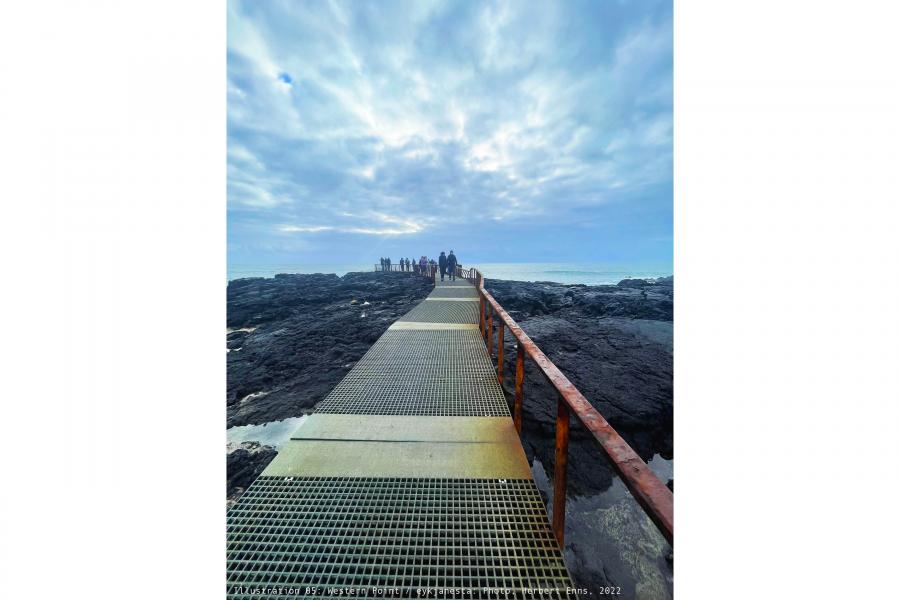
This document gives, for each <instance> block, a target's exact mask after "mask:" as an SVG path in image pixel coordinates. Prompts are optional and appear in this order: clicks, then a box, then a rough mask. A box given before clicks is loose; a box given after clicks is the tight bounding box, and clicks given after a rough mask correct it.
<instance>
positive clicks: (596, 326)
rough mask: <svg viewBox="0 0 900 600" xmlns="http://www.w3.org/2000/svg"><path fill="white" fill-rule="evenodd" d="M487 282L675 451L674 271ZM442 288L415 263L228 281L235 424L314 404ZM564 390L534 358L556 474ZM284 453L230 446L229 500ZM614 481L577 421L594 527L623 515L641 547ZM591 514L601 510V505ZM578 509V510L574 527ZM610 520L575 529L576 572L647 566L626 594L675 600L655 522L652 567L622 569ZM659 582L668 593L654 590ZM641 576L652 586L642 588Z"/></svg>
mask: <svg viewBox="0 0 900 600" xmlns="http://www.w3.org/2000/svg"><path fill="white" fill-rule="evenodd" d="M485 287H486V289H487V290H488V291H490V293H491V294H492V295H493V296H494V297H495V298H496V299H497V300H498V302H500V304H501V305H502V306H503V307H504V308H505V309H506V310H507V312H509V314H510V315H511V316H512V317H513V318H514V319H515V320H516V321H517V322H518V323H519V324H520V325H521V326H522V328H523V329H524V330H525V332H526V333H527V334H528V335H529V336H530V337H531V338H532V340H534V341H535V343H537V344H538V346H540V348H541V349H542V350H543V352H544V353H545V354H546V355H547V356H548V357H549V358H550V359H551V360H552V361H553V362H554V363H555V364H556V365H557V366H558V367H559V369H560V370H561V371H562V372H563V373H565V374H566V376H567V377H568V378H569V379H570V380H571V381H572V383H573V384H574V385H575V386H576V387H577V388H578V389H579V390H580V391H581V392H582V393H583V394H584V396H585V397H586V398H587V399H588V400H589V401H590V402H591V403H592V404H593V405H594V406H595V407H596V408H597V409H598V410H599V411H600V412H601V413H602V414H603V415H604V417H606V419H607V420H608V421H609V422H610V424H612V426H613V427H615V428H616V430H617V431H619V433H620V434H621V435H622V436H623V437H624V438H625V440H626V441H627V442H628V443H629V444H631V446H632V447H633V448H634V449H635V451H636V452H637V453H638V454H639V455H640V456H641V457H642V458H644V459H645V460H647V461H650V460H651V459H653V458H654V457H662V459H664V460H666V461H671V460H672V458H673V443H672V421H673V413H672V393H673V388H672V332H673V327H672V318H673V301H674V289H673V280H672V278H671V277H669V278H663V279H658V280H654V281H644V280H624V281H622V282H620V283H619V284H618V285H599V286H587V285H567V284H558V283H552V282H521V281H506V280H492V279H486V280H485ZM430 290H431V284H430V282H429V281H428V280H426V279H425V278H422V277H420V276H417V275H414V274H410V273H348V274H347V275H345V276H344V277H337V276H336V275H277V276H276V277H274V278H270V279H263V278H253V279H239V280H235V281H231V282H229V285H228V294H227V297H228V322H227V326H228V332H227V346H228V385H227V397H226V406H227V421H228V426H229V427H234V426H239V425H247V424H261V423H266V422H271V421H277V420H282V419H285V418H289V417H297V416H300V415H302V414H304V413H307V412H310V411H311V409H312V408H313V406H314V405H315V404H316V403H317V402H318V401H320V400H322V399H323V398H324V397H325V396H326V395H327V394H328V392H330V391H331V389H332V388H333V387H334V386H335V385H336V384H337V383H338V382H339V381H340V380H341V379H342V378H343V377H344V375H345V374H346V373H347V371H349V370H350V369H351V368H352V367H353V365H354V363H355V362H356V361H357V360H359V359H360V358H361V357H362V355H363V354H365V352H366V350H367V349H368V348H369V346H370V345H371V344H372V343H374V342H375V340H377V339H378V337H379V336H380V335H381V334H382V333H383V332H384V331H385V330H386V329H387V327H388V326H390V324H391V323H393V322H394V321H395V320H396V319H397V318H399V317H400V316H402V315H403V314H404V313H406V312H407V311H409V310H410V309H412V308H413V307H414V306H415V305H416V304H418V303H419V302H420V301H421V300H422V299H423V298H425V297H426V296H427V295H428V293H429V292H430ZM511 338H512V336H509V335H507V336H506V346H505V356H506V357H508V361H509V362H507V363H506V370H505V372H506V374H507V378H506V381H505V387H507V388H508V389H510V390H511V389H512V388H513V387H514V381H513V379H512V377H513V373H514V363H513V360H514V357H515V346H514V340H512V339H511ZM556 399H557V395H556V392H555V390H554V389H553V388H552V387H551V386H550V384H549V383H548V382H547V381H546V380H544V378H543V376H542V375H541V374H539V373H538V372H537V369H536V368H535V367H534V366H533V365H526V381H525V403H524V406H523V417H524V419H523V421H524V427H523V440H522V441H523V446H524V448H525V452H526V455H527V457H528V460H529V462H531V463H532V464H533V465H537V464H538V463H540V465H541V467H540V468H541V469H543V468H544V467H546V471H547V472H548V474H549V478H552V465H553V460H554V458H553V454H554V447H555V446H554V440H555V429H554V428H555V419H556ZM276 453H277V452H276V450H275V449H274V448H272V447H271V446H261V445H259V444H255V445H254V443H253V442H245V443H243V444H232V445H229V450H228V489H227V496H228V499H229V503H231V502H233V501H234V500H236V498H237V497H239V495H240V493H241V492H242V491H243V489H245V488H246V486H247V485H249V482H252V480H253V479H254V478H255V477H256V476H257V475H258V474H259V472H261V471H262V470H263V469H264V468H265V466H266V464H268V462H269V461H270V460H271V459H272V458H274V456H275V455H276ZM664 480H665V479H664ZM667 483H668V484H669V485H670V487H671V486H673V483H674V482H673V481H672V480H671V479H668V481H667ZM614 484H616V485H617V486H618V487H621V482H619V481H618V479H617V478H616V477H615V474H614V472H613V470H612V468H611V466H610V465H609V463H608V462H607V461H606V459H605V458H604V457H603V455H602V450H601V449H600V448H599V447H598V445H597V443H596V442H595V441H594V440H593V439H592V437H591V436H590V435H589V434H588V432H586V431H584V430H583V429H582V428H581V427H580V426H579V425H577V424H575V423H573V425H572V436H571V439H570V445H569V469H568V494H569V497H570V498H571V499H572V502H576V503H577V502H580V503H581V504H582V505H584V506H586V507H589V508H585V509H584V511H585V512H584V513H583V514H582V516H583V517H585V518H586V519H587V520H586V521H585V522H586V523H594V522H598V521H600V520H604V519H605V520H606V521H609V522H613V523H619V525H620V526H617V527H618V528H619V530H620V531H625V529H623V528H622V527H621V525H623V524H624V525H625V526H627V527H630V528H632V529H631V530H630V533H627V534H622V535H621V536H620V537H623V538H627V539H624V540H622V539H619V540H616V543H617V544H620V543H631V540H632V538H635V536H636V533H640V532H636V531H635V530H634V529H633V528H634V527H637V528H638V529H640V528H641V527H642V526H644V527H645V525H646V524H644V523H641V524H640V525H636V524H635V523H634V521H636V519H635V518H633V517H628V516H626V517H624V518H623V514H624V513H623V512H622V511H621V510H619V509H618V508H617V507H611V506H606V505H603V506H601V504H602V503H601V504H598V503H597V502H596V501H595V500H596V499H597V498H603V497H606V496H608V495H610V494H613V493H615V494H620V495H621V490H618V488H617V487H616V485H614ZM549 485H550V482H549V481H548V482H546V483H545V485H543V486H541V485H540V483H539V487H542V493H543V494H544V495H545V501H546V500H548V498H547V496H548V491H549ZM611 488H612V490H611ZM605 495H606V496H605ZM626 495H627V494H626ZM617 497H618V496H617ZM592 502H593V504H592ZM623 503H624V504H627V503H631V504H634V502H633V500H630V499H628V498H624V499H622V500H621V502H619V504H623ZM624 504H623V505H624ZM629 506H630V505H629ZM613 509H615V510H613ZM569 510H572V507H571V506H570V507H569ZM576 510H577V509H576ZM588 510H590V511H592V512H590V514H589V515H588V513H587V512H586V511H588ZM627 510H633V508H628V509H627ZM638 510H639V509H638ZM617 511H618V512H617ZM567 514H568V512H567ZM588 517H589V518H588ZM577 519H578V516H577V515H573V520H572V523H573V524H574V523H577V522H578V520H577ZM648 522H649V521H648ZM567 524H569V521H568V520H567ZM611 527H612V526H607V528H606V529H605V530H603V531H602V532H600V533H597V532H582V531H574V532H573V534H572V535H571V536H570V534H569V533H567V544H566V561H567V563H568V564H569V566H570V570H571V571H572V575H573V577H574V578H575V580H576V582H578V583H579V584H580V585H585V586H586V587H588V588H589V589H597V588H599V587H600V586H604V585H609V584H611V583H612V584H617V585H622V580H623V579H627V578H628V577H629V575H627V574H626V575H622V573H638V572H646V571H647V570H648V568H649V570H650V571H652V572H653V577H654V578H655V579H654V578H650V579H648V580H646V581H639V579H641V577H643V576H637V575H636V576H635V577H634V578H633V579H634V580H632V581H628V582H626V585H625V588H624V589H623V596H624V597H634V596H635V595H641V596H645V597H660V598H665V597H669V596H670V595H671V549H669V548H668V547H667V546H665V545H664V543H663V544H662V545H660V544H659V543H658V540H657V538H659V539H660V540H661V537H659V536H658V534H656V533H655V532H653V531H650V532H644V533H641V535H645V537H646V536H649V537H646V539H644V540H642V541H641V542H640V543H641V544H642V545H643V546H642V548H640V549H638V551H637V554H638V555H640V556H639V559H640V562H639V564H638V563H635V564H631V563H629V564H624V563H623V564H622V565H618V566H615V567H611V562H615V561H617V560H618V555H619V554H623V552H622V551H621V550H617V552H613V553H611V554H608V555H606V556H605V557H604V558H601V555H600V551H601V550H602V549H601V548H600V547H599V546H598V544H607V545H609V544H608V540H601V538H602V537H603V536H608V535H610V531H611V530H612V529H611ZM651 528H652V526H651ZM568 529H569V528H568V527H567V532H568ZM647 540H649V542H648V541H647ZM647 546H651V547H652V552H648V551H647V549H646V547H647ZM607 552H608V550H607ZM628 554H634V553H631V552H630V551H629V552H628ZM630 560H633V559H630ZM648 562H649V563H652V564H649V565H648ZM665 579H668V582H666V581H665ZM648 581H649V583H648ZM629 585H630V588H629V587H628V586H629ZM648 585H649V586H651V588H650V589H652V590H655V591H652V592H648V591H647V590H648V588H647V586H648ZM641 586H644V588H643V591H642V592H641V593H640V594H638V591H637V590H639V589H641Z"/></svg>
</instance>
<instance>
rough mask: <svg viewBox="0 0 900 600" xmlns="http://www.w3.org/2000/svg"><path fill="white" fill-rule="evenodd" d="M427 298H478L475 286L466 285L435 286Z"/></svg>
mask: <svg viewBox="0 0 900 600" xmlns="http://www.w3.org/2000/svg"><path fill="white" fill-rule="evenodd" d="M428 297H429V298H474V299H476V300H477V299H478V292H477V291H475V288H473V287H471V286H468V287H436V288H434V291H433V292H431V293H430V294H428Z"/></svg>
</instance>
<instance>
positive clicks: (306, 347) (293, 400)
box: [226, 273, 432, 427]
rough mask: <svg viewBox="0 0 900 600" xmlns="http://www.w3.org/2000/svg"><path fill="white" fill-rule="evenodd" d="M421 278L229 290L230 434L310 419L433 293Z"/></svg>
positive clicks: (296, 280) (302, 278)
mask: <svg viewBox="0 0 900 600" xmlns="http://www.w3.org/2000/svg"><path fill="white" fill-rule="evenodd" d="M431 289H432V287H431V283H430V281H428V280H427V279H426V278H424V277H421V276H419V275H416V274H413V273H347V274H346V275H344V276H343V277H338V276H337V275H320V274H315V275H276V276H275V277H274V278H251V279H237V280H234V281H231V282H229V284H228V292H227V298H228V322H227V326H228V330H227V331H228V333H227V339H226V342H227V347H228V374H227V378H228V383H227V395H226V405H227V419H228V426H229V427H234V426H236V425H248V424H256V423H266V422H269V421H276V420H281V419H285V418H288V417H297V416H300V415H302V414H303V413H304V411H309V410H310V409H312V407H313V406H314V405H315V404H316V403H317V402H319V401H320V400H322V399H324V398H325V396H326V395H327V394H328V393H329V392H330V391H331V390H332V388H334V386H336V385H337V384H338V382H339V381H340V380H341V379H343V377H344V375H345V374H346V373H347V371H349V370H350V369H351V368H352V367H353V365H354V364H355V363H356V361H358V360H359V359H360V358H362V356H363V354H365V352H366V351H367V350H368V349H369V347H370V346H371V345H372V344H373V343H374V342H375V341H376V340H377V339H378V338H379V337H380V336H381V334H382V333H384V331H385V330H386V329H387V328H388V327H389V326H390V325H391V323H393V322H394V321H395V320H397V319H398V318H399V317H401V316H402V315H403V314H404V313H406V312H408V311H409V310H411V309H412V308H413V307H414V306H415V305H416V304H418V303H419V302H420V301H421V300H422V299H423V298H425V297H426V296H427V295H428V294H429V293H430V291H431Z"/></svg>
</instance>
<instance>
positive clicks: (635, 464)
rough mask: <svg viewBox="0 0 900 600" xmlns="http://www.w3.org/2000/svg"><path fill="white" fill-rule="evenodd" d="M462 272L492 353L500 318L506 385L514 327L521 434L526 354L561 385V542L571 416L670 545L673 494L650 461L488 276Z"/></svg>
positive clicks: (556, 499)
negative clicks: (492, 288) (497, 294)
mask: <svg viewBox="0 0 900 600" xmlns="http://www.w3.org/2000/svg"><path fill="white" fill-rule="evenodd" d="M458 276H460V277H463V278H464V279H467V280H469V281H471V282H472V283H473V284H474V285H475V289H476V290H478V298H479V302H478V305H479V313H478V314H479V319H478V320H479V322H478V325H479V329H480V330H481V335H482V337H483V338H484V342H485V345H486V346H487V350H488V354H489V355H491V356H493V355H494V352H493V345H494V315H496V316H497V319H498V321H499V329H498V333H497V343H498V345H497V378H498V380H499V381H500V384H501V385H503V375H504V373H503V370H504V356H503V352H504V347H503V342H504V332H505V330H506V329H509V331H510V333H512V335H513V336H514V337H515V339H516V373H515V395H514V406H513V422H514V423H515V427H516V431H518V432H519V434H520V435H521V433H522V403H523V402H524V399H525V392H524V389H523V388H524V383H525V357H526V356H528V358H530V359H531V360H532V362H534V364H535V365H537V367H538V369H540V371H541V373H542V374H543V375H544V376H545V377H546V378H547V380H548V381H549V382H550V384H551V385H552V386H553V387H554V388H555V389H556V391H557V393H558V394H559V397H558V398H557V403H556V407H557V410H556V457H555V458H556V460H555V464H554V467H553V472H554V475H553V514H552V517H551V525H552V527H553V533H554V535H556V539H557V540H559V544H560V546H562V545H563V537H564V532H565V519H566V466H567V460H568V449H569V419H570V416H571V415H572V414H574V415H575V418H576V419H578V421H580V422H581V424H582V425H584V426H585V428H586V429H587V430H588V431H590V432H591V434H592V435H593V436H594V439H595V440H597V442H599V444H600V447H601V448H603V450H604V451H605V452H606V455H607V456H608V457H609V459H610V461H611V462H612V464H613V467H614V468H615V470H616V471H617V472H618V474H619V476H620V477H621V478H622V481H623V482H624V483H625V485H626V486H627V487H628V490H629V491H630V492H631V495H632V496H634V498H635V499H636V500H637V501H638V503H639V504H640V505H641V507H642V508H643V509H644V512H646V513H647V515H648V516H649V517H650V519H651V520H652V521H653V522H654V523H655V524H656V526H657V528H659V530H660V532H661V533H662V534H663V536H664V537H665V538H666V540H668V542H669V543H670V544H671V543H672V540H673V534H674V531H673V530H674V516H673V511H674V496H673V494H672V491H671V490H669V488H667V487H666V486H665V484H664V483H663V482H662V481H660V479H659V478H658V477H657V476H656V475H655V474H654V473H653V471H651V470H650V468H649V467H648V466H647V463H645V462H644V461H643V459H641V457H640V456H638V455H637V453H636V452H635V451H634V450H633V449H632V448H631V446H629V445H628V443H627V442H626V441H625V440H624V439H622V437H621V436H620V435H619V434H618V432H616V430H615V429H613V427H612V426H611V425H610V424H609V423H608V422H607V421H606V419H604V418H603V415H601V414H600V412H599V411H598V410H597V409H596V408H594V407H593V406H591V404H590V402H588V401H587V399H586V398H585V397H584V396H583V395H582V394H581V392H579V391H578V389H576V388H575V386H574V385H572V382H570V381H569V379H568V378H567V377H566V376H565V375H563V374H562V372H561V371H560V370H559V369H558V368H557V367H556V365H554V364H553V362H552V361H551V360H550V359H549V358H547V356H546V355H545V354H544V353H543V352H542V351H541V349H540V348H538V347H537V345H536V344H535V343H534V342H533V341H532V340H531V338H529V337H528V335H527V334H526V333H525V332H524V331H522V328H521V327H519V325H518V324H517V323H516V322H515V321H514V320H513V318H512V317H510V316H509V314H507V312H506V311H505V310H503V307H501V306H500V304H499V303H498V302H497V300H495V299H494V297H493V296H491V294H490V293H489V292H488V291H487V290H485V289H484V277H483V276H482V274H481V273H480V272H479V271H478V270H477V269H459V271H458Z"/></svg>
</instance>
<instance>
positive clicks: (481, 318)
mask: <svg viewBox="0 0 900 600" xmlns="http://www.w3.org/2000/svg"><path fill="white" fill-rule="evenodd" d="M478 331H479V332H480V333H481V339H482V340H483V339H484V295H482V293H481V292H480V291H479V292H478Z"/></svg>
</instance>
